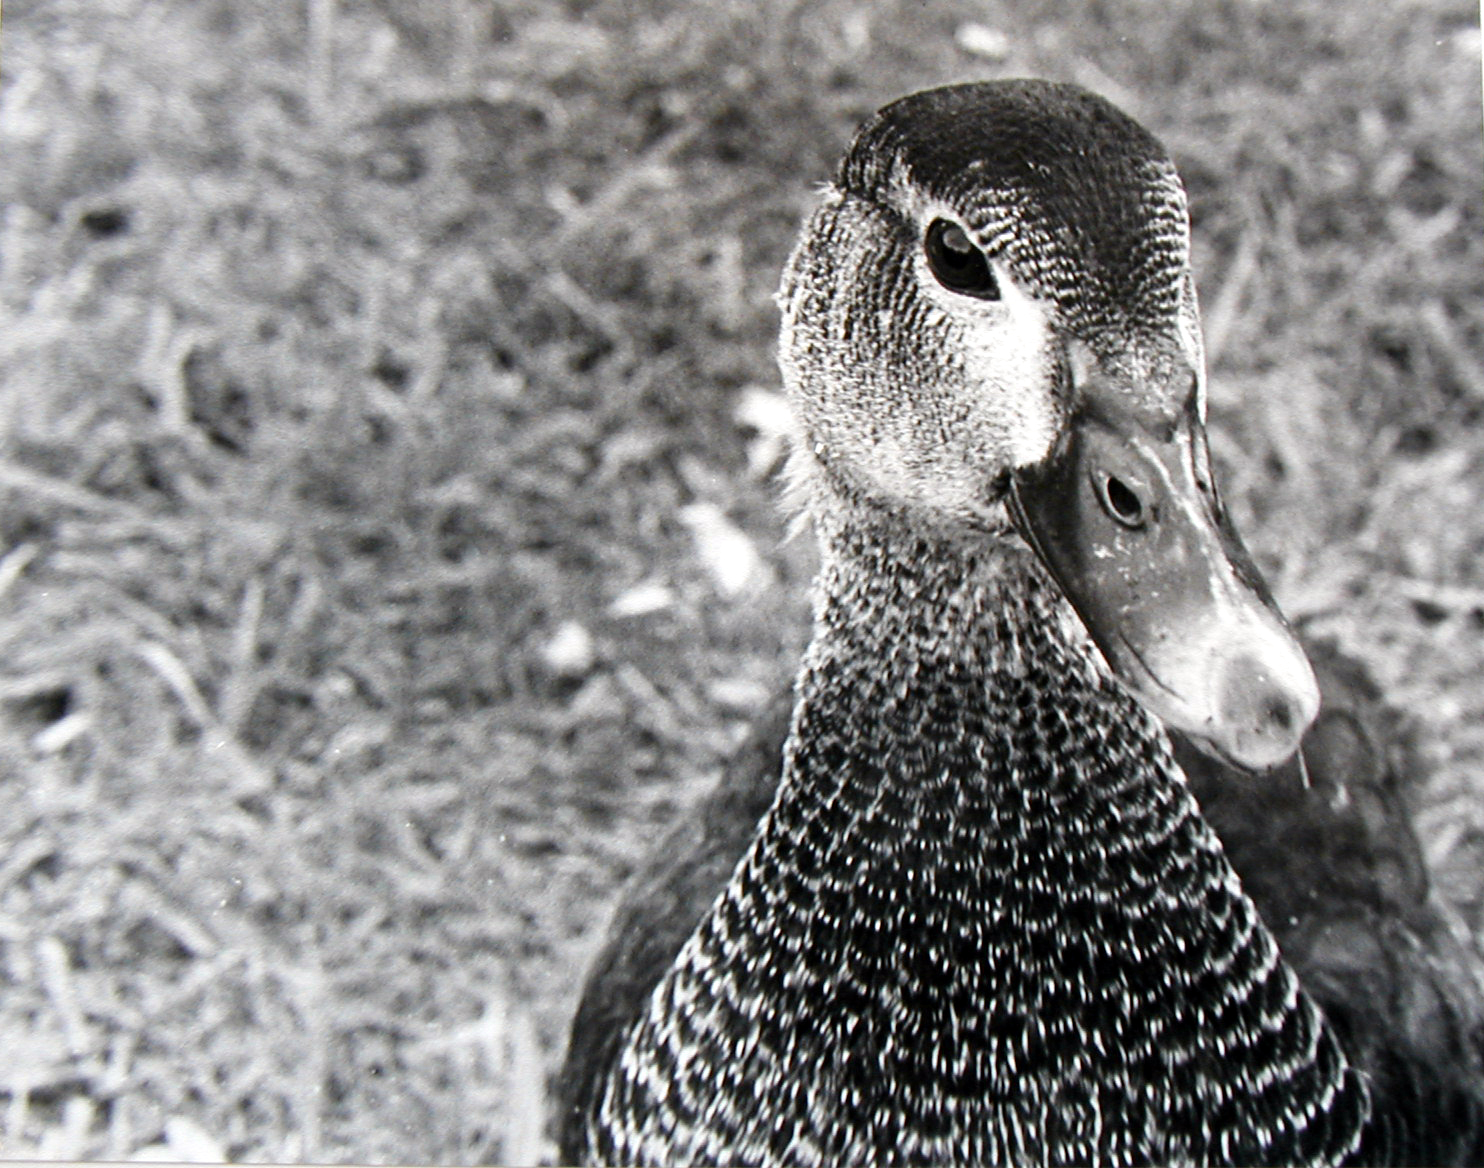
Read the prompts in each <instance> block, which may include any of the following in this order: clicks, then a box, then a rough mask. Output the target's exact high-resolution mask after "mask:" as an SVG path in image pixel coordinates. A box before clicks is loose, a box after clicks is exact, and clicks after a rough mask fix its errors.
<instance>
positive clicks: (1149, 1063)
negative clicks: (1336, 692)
mask: <svg viewBox="0 0 1484 1168" xmlns="http://www.w3.org/2000/svg"><path fill="white" fill-rule="evenodd" d="M820 534H821V539H822V546H823V557H822V558H823V563H822V570H821V573H820V577H819V581H818V591H817V594H816V624H815V634H814V639H813V641H812V643H811V646H810V649H809V652H808V654H807V656H806V659H805V662H804V667H803V670H802V673H801V676H800V679H799V683H798V700H797V706H796V710H795V716H794V724H793V728H792V732H791V735H790V739H789V744H788V747H787V750H786V754H785V763H784V775H783V780H782V783H781V785H780V788H779V793H778V796H777V799H776V801H775V803H774V805H773V807H772V809H771V810H770V812H769V814H768V816H767V817H766V818H765V819H764V822H763V824H762V827H761V829H760V833H759V836H758V838H757V839H756V841H755V843H754V846H753V849H752V851H751V852H750V853H749V855H748V857H747V858H746V859H745V860H744V862H743V864H742V866H741V867H740V868H739V869H738V872H737V875H736V876H735V877H734V879H733V881H732V884H731V885H730V887H729V888H728V890H727V892H726V893H725V894H724V895H723V897H722V899H721V901H720V902H719V904H718V907H717V909H716V910H715V912H714V914H713V917H712V919H711V922H710V923H709V924H708V926H707V927H706V928H703V930H702V932H701V935H700V937H699V938H698V939H697V948H696V950H695V951H694V956H695V958H696V959H698V960H699V961H700V962H701V964H702V965H707V964H709V963H710V962H712V961H716V962H717V963H718V964H716V965H713V966H711V970H712V975H720V977H721V979H722V981H723V982H724V983H725V984H727V985H729V986H731V987H732V988H731V990H730V991H729V993H730V996H732V998H733V999H734V1000H740V999H746V998H752V1000H753V1003H754V1004H753V1005H752V1006H747V1005H746V1004H745V1002H740V1001H739V1004H740V1006H741V1009H742V1013H743V1014H744V1015H748V1014H753V1016H763V1017H768V1016H772V1017H776V1018H779V1019H788V1020H789V1021H788V1025H789V1027H791V1032H790V1033H789V1034H787V1035H786V1036H784V1037H783V1038H781V1039H780V1038H778V1037H776V1036H775V1037H774V1038H771V1039H770V1038H768V1037H767V1031H766V1030H764V1032H762V1034H761V1035H760V1036H755V1037H758V1038H759V1040H760V1041H761V1042H762V1044H763V1047H765V1048H769V1049H772V1050H774V1051H775V1052H776V1051H777V1050H779V1049H792V1050H793V1051H794V1055H793V1056H792V1057H793V1059H794V1060H795V1062H796V1063H797V1061H798V1060H799V1059H800V1058H803V1059H804V1060H805V1061H807V1060H808V1059H809V1058H814V1059H817V1060H821V1062H819V1063H818V1064H816V1067H815V1069H816V1071H819V1070H820V1068H821V1067H823V1068H826V1069H824V1070H823V1071H821V1072H820V1073H821V1076H822V1077H820V1078H819V1079H818V1080H817V1081H815V1083H814V1087H815V1088H816V1089H818V1090H823V1091H827V1092H831V1093H832V1095H831V1097H832V1098H837V1099H838V1098H845V1099H859V1100H872V1099H874V1100H876V1101H878V1102H879V1103H880V1105H881V1106H882V1107H886V1108H889V1109H890V1110H891V1111H892V1113H893V1114H898V1115H902V1114H907V1113H910V1112H911V1109H912V1106H913V1105H915V1103H921V1104H922V1105H923V1106H926V1107H929V1109H930V1110H933V1111H934V1114H938V1115H940V1116H941V1115H943V1114H950V1113H951V1114H957V1115H959V1116H960V1118H961V1120H962V1122H963V1130H964V1131H972V1130H976V1129H975V1127H974V1124H975V1122H984V1120H983V1117H984V1116H985V1115H986V1114H989V1113H992V1112H994V1111H995V1109H997V1108H999V1109H1003V1111H1002V1112H1001V1114H1003V1113H1004V1112H1006V1111H1008V1112H1011V1113H1014V1114H1016V1115H1017V1116H1018V1118H1017V1119H1016V1120H1015V1122H1014V1123H1004V1122H1003V1121H997V1123H998V1126H997V1125H996V1122H988V1123H984V1126H983V1127H982V1128H979V1129H977V1130H981V1131H985V1130H987V1131H998V1132H1000V1133H1001V1137H1003V1138H1005V1139H1007V1140H1008V1141H1009V1142H1007V1143H1005V1144H1003V1145H998V1146H996V1145H985V1144H978V1145H974V1146H973V1149H972V1155H971V1156H970V1158H971V1159H978V1160H986V1161H1005V1160H1014V1159H1020V1158H1029V1159H1032V1160H1036V1159H1041V1160H1055V1159H1070V1160H1073V1161H1079V1160H1085V1161H1102V1160H1108V1161H1112V1162H1117V1161H1124V1160H1128V1159H1152V1160H1154V1161H1181V1160H1196V1161H1203V1160H1206V1159H1211V1158H1216V1159H1225V1158H1233V1157H1234V1158H1237V1159H1243V1158H1251V1159H1253V1160H1256V1161H1275V1162H1276V1161H1283V1162H1295V1163H1297V1162H1303V1161H1306V1160H1308V1159H1310V1158H1311V1157H1315V1156H1317V1157H1318V1158H1321V1159H1324V1158H1333V1157H1337V1156H1338V1155H1339V1154H1341V1153H1342V1152H1343V1151H1344V1148H1345V1147H1346V1145H1347V1143H1348V1142H1349V1141H1350V1140H1351V1139H1353V1137H1354V1132H1355V1129H1356V1126H1357V1125H1358V1123H1359V1117H1360V1115H1361V1114H1362V1113H1363V1110H1364V1107H1365V1103H1364V1093H1363V1090H1362V1089H1361V1088H1359V1087H1358V1086H1357V1085H1356V1084H1355V1082H1354V1081H1353V1080H1351V1079H1350V1078H1348V1077H1347V1076H1348V1072H1347V1071H1346V1069H1345V1068H1344V1066H1343V1062H1342V1059H1341V1056H1340V1055H1339V1053H1338V1048H1337V1046H1336V1045H1335V1043H1334V1041H1333V1039H1332V1037H1331V1036H1330V1035H1329V1034H1328V1033H1327V1032H1326V1031H1324V1029H1323V1027H1322V1023H1321V1022H1320V1020H1319V1017H1318V1015H1317V1013H1316V1011H1315V1010H1314V1009H1313V1007H1312V1006H1311V1005H1310V1004H1309V1003H1308V1001H1307V1000H1305V999H1304V998H1303V997H1302V995H1301V993H1300V991H1299V990H1298V987H1297V983H1296V981H1295V979H1294V978H1293V976H1292V974H1291V973H1290V972H1289V970H1288V969H1287V968H1286V967H1285V966H1284V965H1283V964H1282V962H1281V960H1280V959H1279V957H1278V954H1277V950H1276V947H1275V945H1274V943H1273V941H1272V939H1271V937H1270V936H1269V935H1268V933H1267V932H1266V931H1265V930H1264V929H1263V927H1262V926H1261V924H1260V923H1259V922H1258V920H1257V918H1256V915H1255V912H1254V910H1253V908H1252V906H1251V904H1250V902H1248V901H1247V899H1246V898H1245V896H1243V895H1242V893H1241V890H1240V888H1239V886H1238V884H1237V881H1236V878H1235V876H1234V875H1233V874H1232V871H1231V869H1230V867H1229V866H1228V864H1227V862H1226V860H1225V857H1224V856H1223V854H1222V852H1221V849H1220V845H1219V844H1218V843H1217V841H1216V839H1215V837H1214V836H1213V835H1212V833H1211V832H1210V830H1209V829H1208V828H1207V826H1206V825H1205V823H1204V821H1203V820H1202V819H1201V817H1200V815H1199V813H1198V812H1197V810H1196V807H1195V804H1194V803H1193V801H1192V800H1191V798H1190V796H1189V794H1188V792H1187V790H1186V787H1185V783H1184V780H1183V777H1182V776H1181V774H1180V772H1179V770H1178V768H1177V767H1176V766H1175V765H1174V763H1173V761H1172V758H1171V753H1170V748H1169V744H1168V741H1167V739H1166V738H1165V736H1164V734H1163V732H1162V731H1161V730H1160V728H1159V727H1158V726H1157V725H1156V724H1155V723H1154V722H1153V721H1152V719H1151V718H1150V717H1149V716H1148V715H1146V714H1145V713H1144V712H1143V711H1142V710H1141V709H1140V708H1139V707H1138V706H1136V705H1135V704H1134V703H1133V701H1132V700H1131V699H1130V698H1129V697H1128V696H1127V695H1126V694H1125V693H1124V692H1123V691H1122V689H1121V688H1120V687H1119V686H1118V685H1117V683H1116V682H1114V681H1113V680H1112V679H1111V677H1110V676H1109V675H1108V674H1107V672H1106V669H1105V668H1104V667H1103V666H1102V665H1101V662H1100V661H1099V659H1098V658H1097V656H1096V653H1095V650H1094V649H1093V648H1092V646H1091V644H1090V642H1089V641H1088V640H1087V637H1086V634H1085V632H1084V631H1083V630H1082V627H1081V625H1080V623H1079V622H1078V621H1077V619H1076V617H1075V616H1074V615H1073V614H1072V612H1071V611H1070V609H1069V607H1068V606H1067V604H1066V602H1065V600H1064V599H1062V598H1061V596H1060V595H1059V594H1058V593H1057V592H1056V591H1055V589H1054V587H1053V585H1052V584H1051V583H1050V581H1049V579H1048V578H1047V577H1046V576H1045V575H1044V574H1043V572H1042V570H1041V569H1040V567H1039V565H1038V564H1037V563H1036V562H1035V561H1034V559H1033V558H1032V556H1031V555H1030V553H1029V552H1028V551H1027V550H1026V549H1025V548H1024V546H1023V544H1021V543H1019V541H1018V540H1016V539H1015V537H1014V536H1013V534H1011V533H1009V532H1008V531H1007V532H1005V533H1002V534H1000V535H997V536H996V535H988V536H980V537H974V538H969V537H963V536H960V535H957V534H952V533H945V534H941V535H934V534H932V533H925V531H924V529H923V527H922V526H921V525H920V524H913V523H910V522H908V521H907V520H906V519H904V518H902V517H898V516H895V515H876V516H873V517H872V519H871V521H870V522H858V521H857V522H844V521H838V522H837V521H832V520H831V519H829V518H826V520H825V521H824V522H822V523H821V524H820ZM708 948H709V956H707V955H706V952H707V950H708ZM1213 971H1225V974H1224V975H1222V974H1215V973H1213ZM705 976H711V975H705ZM780 1043H781V1045H779V1044H780ZM1218 1051H1219V1052H1222V1053H1221V1056H1220V1057H1218V1056H1217V1055H1216V1054H1214V1053H1212V1052H1218ZM801 1052H813V1053H812V1054H806V1053H801ZM764 1057H771V1056H764ZM1275 1081H1280V1082H1282V1084H1283V1090H1284V1091H1290V1092H1292V1094H1293V1096H1294V1097H1295V1099H1296V1104H1295V1112H1296V1113H1297V1114H1298V1115H1299V1118H1298V1119H1296V1120H1294V1121H1293V1124H1292V1125H1291V1126H1290V1127H1289V1128H1287V1129H1284V1130H1275V1129H1273V1128H1272V1127H1271V1125H1266V1118H1265V1115H1266V1112H1265V1109H1266V1108H1269V1106H1270V1101H1266V1100H1265V1098H1264V1095H1263V1092H1264V1091H1271V1090H1272V1084H1273V1083H1274V1082H1275ZM904 1100H906V1101H907V1103H906V1104H904V1102H903V1101H904ZM1212 1100H1219V1101H1224V1102H1223V1103H1222V1104H1221V1105H1220V1106H1215V1105H1213V1104H1212V1103H1211V1101H1212ZM914 1101H915V1103H914ZM821 1106H824V1105H821V1104H819V1103H818V1101H815V1102H814V1103H810V1104H808V1107H810V1108H814V1107H821ZM904 1107H905V1111H904ZM976 1115H977V1116H978V1117H979V1119H978V1120H977V1121H976V1120H975V1119H973V1118H972V1117H973V1116H976ZM1321 1115H1328V1118H1323V1119H1316V1118H1315V1117H1316V1116H1321ZM903 1124H904V1126H903V1129H902V1131H901V1132H899V1133H897V1135H899V1136H902V1138H909V1137H910V1138H912V1139H916V1138H918V1137H919V1136H920V1135H921V1133H922V1130H926V1129H931V1128H932V1124H927V1125H926V1129H924V1128H923V1127H922V1126H921V1124H922V1116H921V1115H919V1116H917V1117H916V1119H915V1120H914V1119H912V1118H908V1119H905V1120H903ZM1017 1125H1021V1126H1017ZM1048 1125H1049V1126H1048ZM1079 1125H1080V1126H1079ZM847 1130H849V1131H854V1130H855V1129H853V1128H849V1127H848V1125H847V1126H846V1127H842V1128H841V1129H840V1131H841V1132H844V1131H847ZM1007 1132H1008V1133H1012V1134H1011V1135H1005V1133H1007ZM837 1134H838V1133H837ZM960 1135H962V1132H961V1133H960ZM841 1138H845V1137H844V1136H842V1137H841ZM849 1138H852V1139H853V1138H855V1137H854V1136H853V1135H852V1136H850V1137H849ZM892 1138H896V1136H893V1137H892ZM904 1148H905V1145H904V1146H903V1148H898V1149H895V1150H896V1151H898V1152H901V1154H902V1155H903V1156H904V1157H905V1158H907V1159H913V1158H921V1159H933V1158H934V1157H935V1153H934V1148H933V1147H931V1146H929V1145H927V1144H924V1145H923V1146H921V1147H916V1148H914V1149H912V1154H911V1155H908V1154H907V1152H906V1151H905V1150H904ZM958 1150H959V1152H960V1153H961V1152H962V1151H963V1147H960V1148H959V1149H958ZM834 1151H837V1152H843V1153H844V1158H845V1159H850V1158H852V1157H853V1156H856V1157H861V1158H866V1159H869V1158H870V1155H871V1154H872V1153H871V1149H869V1148H865V1147H850V1146H846V1145H842V1146H840V1147H836V1148H835V1149H834ZM805 1158H807V1157H805Z"/></svg>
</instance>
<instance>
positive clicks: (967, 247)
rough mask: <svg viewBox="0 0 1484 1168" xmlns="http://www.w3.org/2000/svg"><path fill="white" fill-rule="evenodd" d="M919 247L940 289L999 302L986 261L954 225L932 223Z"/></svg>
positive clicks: (937, 220)
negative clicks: (940, 285)
mask: <svg viewBox="0 0 1484 1168" xmlns="http://www.w3.org/2000/svg"><path fill="white" fill-rule="evenodd" d="M923 246H924V247H925V249H926V250H927V259H928V267H930V268H932V270H933V275H934V276H935V277H937V280H938V283H940V284H942V285H943V287H945V288H947V289H949V290H950V291H952V292H961V293H963V294H964V295H965V296H977V297H978V298H979V299H980V300H998V299H999V298H1000V285H999V283H998V282H997V281H996V280H995V278H994V272H993V271H991V270H990V266H989V260H987V259H985V258H984V253H983V252H982V251H980V250H979V249H978V248H977V247H975V246H974V243H973V241H972V240H971V239H970V238H969V233H968V232H967V231H965V230H964V229H963V228H962V227H960V226H959V225H958V224H957V223H950V222H948V220H946V219H934V220H933V221H932V223H931V224H929V226H928V229H927V236H926V238H925V239H924V240H923Z"/></svg>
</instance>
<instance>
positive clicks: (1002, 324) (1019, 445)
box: [929, 261, 1060, 466]
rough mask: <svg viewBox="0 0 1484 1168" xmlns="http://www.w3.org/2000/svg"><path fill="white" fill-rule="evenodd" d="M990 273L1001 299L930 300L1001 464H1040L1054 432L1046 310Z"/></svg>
mask: <svg viewBox="0 0 1484 1168" xmlns="http://www.w3.org/2000/svg"><path fill="white" fill-rule="evenodd" d="M991 266H992V267H993V268H994V273H995V277H996V279H997V280H998V282H999V286H1000V299H998V300H990V301H978V300H973V299H971V298H968V297H963V296H957V297H955V296H954V295H953V293H951V292H947V291H946V290H942V291H943V296H942V297H937V296H935V299H938V300H939V301H940V303H941V304H942V307H943V308H944V310H945V311H947V312H949V313H951V314H952V315H953V316H954V317H956V318H957V319H958V322H959V325H960V328H961V329H962V336H963V345H964V372H965V374H966V375H967V381H968V388H969V391H970V392H971V393H973V394H974V395H975V396H974V404H975V407H976V412H978V413H979V416H980V417H981V418H982V419H983V420H984V421H985V422H986V423H988V426H989V428H990V430H991V431H993V432H995V433H997V434H998V435H999V436H1000V439H1001V448H1000V451H999V455H1000V459H1001V460H1002V461H1003V462H1004V463H1005V464H1007V465H1009V466H1027V465H1030V464H1031V463H1035V462H1039V461H1041V459H1043V458H1045V457H1046V455H1047V453H1048V452H1049V451H1050V450H1051V446H1052V443H1053V442H1054V441H1055V439H1056V435H1057V432H1058V430H1059V428H1060V418H1059V411H1058V407H1057V404H1056V401H1055V398H1054V396H1053V393H1052V386H1053V382H1054V376H1055V370H1056V355H1055V344H1054V340H1053V337H1052V332H1051V326H1050V322H1049V320H1048V319H1047V313H1046V309H1045V307H1044V306H1043V305H1042V304H1041V303H1040V302H1039V301H1036V300H1034V299H1032V298H1031V297H1030V296H1029V295H1027V294H1026V293H1025V292H1024V291H1022V290H1021V289H1020V288H1019V287H1018V286H1017V285H1016V284H1015V282H1014V280H1013V279H1012V278H1011V277H1010V274H1009V273H1008V272H1007V271H1006V270H1005V268H1004V265H1003V264H998V263H994V262H993V261H991ZM929 279H931V276H930V275H929ZM949 298H951V299H949Z"/></svg>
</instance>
